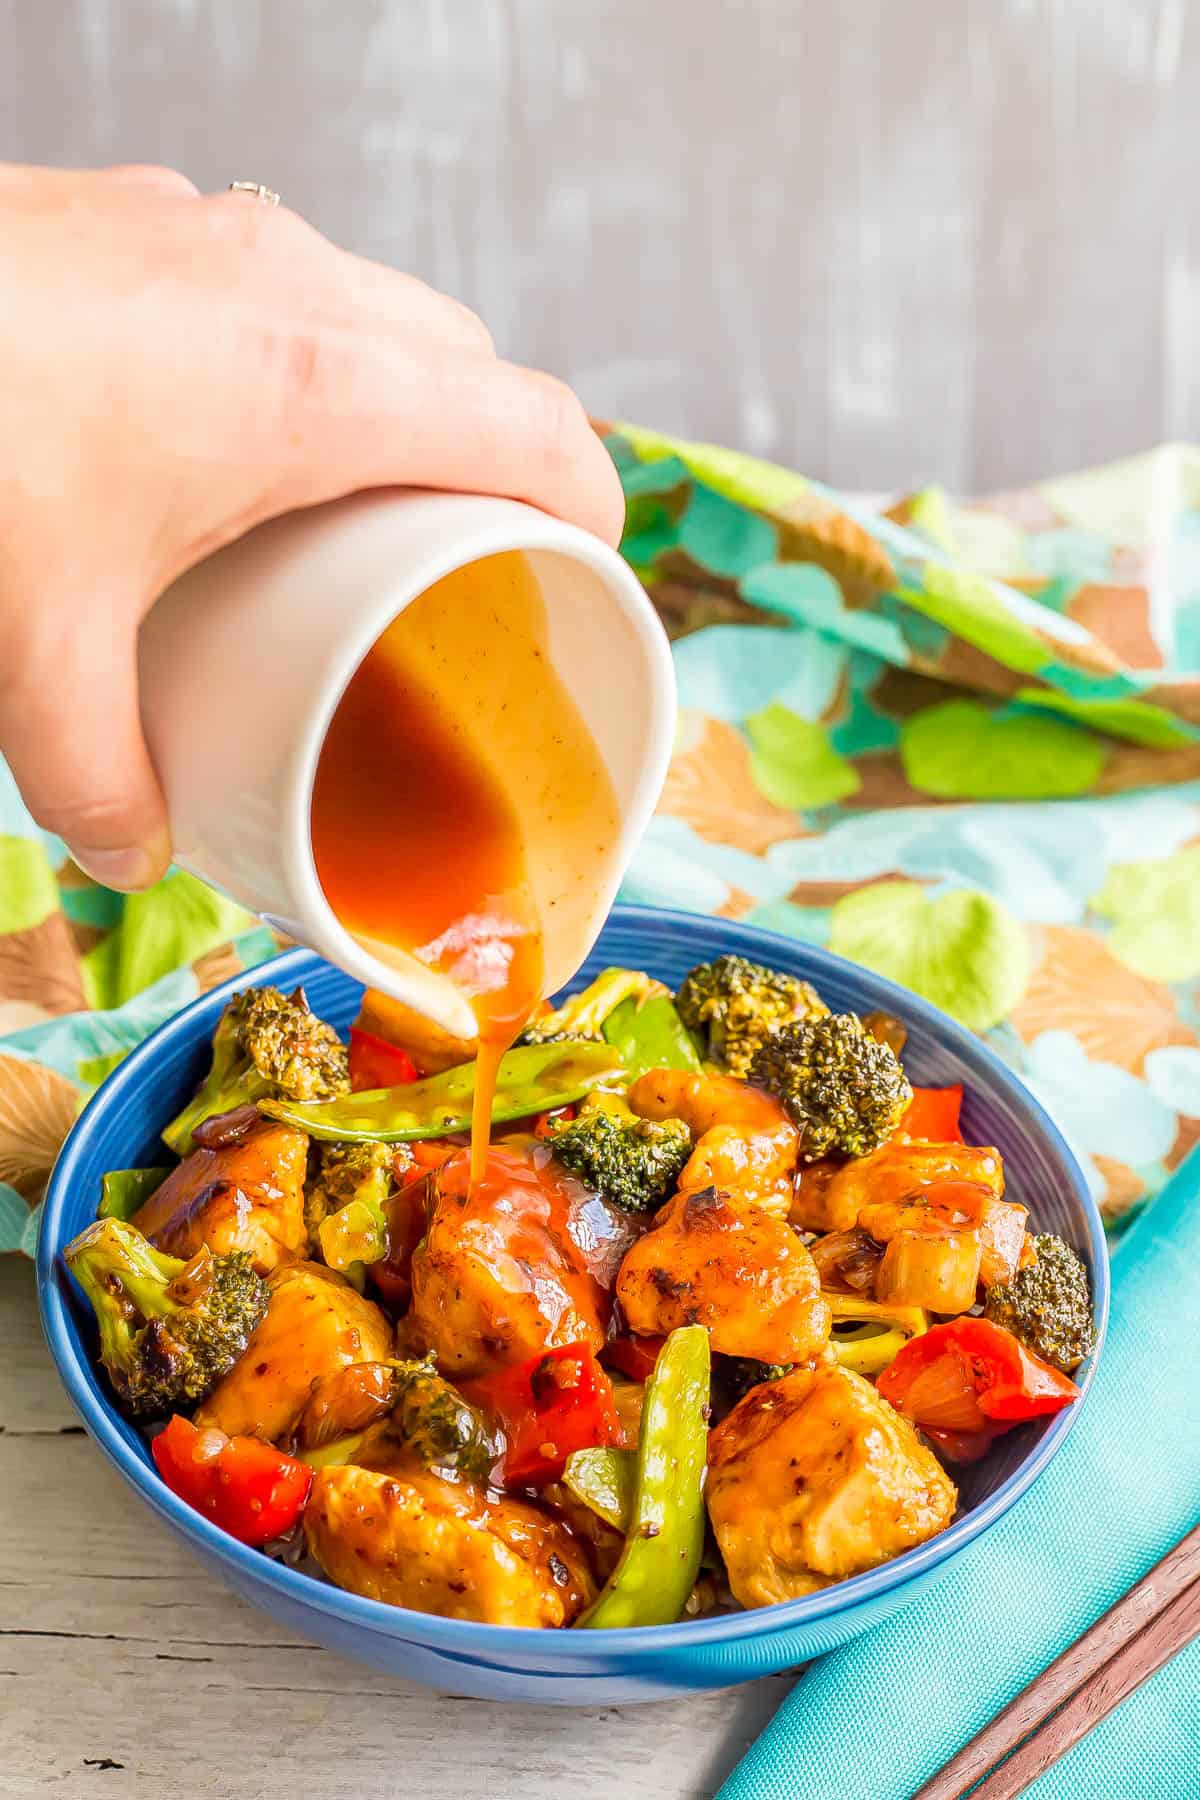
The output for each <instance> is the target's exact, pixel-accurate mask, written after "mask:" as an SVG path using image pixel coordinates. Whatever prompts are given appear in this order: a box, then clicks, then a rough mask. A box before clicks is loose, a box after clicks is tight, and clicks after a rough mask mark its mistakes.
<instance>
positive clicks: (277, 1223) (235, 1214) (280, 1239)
mask: <svg viewBox="0 0 1200 1800" xmlns="http://www.w3.org/2000/svg"><path fill="white" fill-rule="evenodd" d="M307 1167H308V1138H307V1137H306V1135H305V1134H304V1132H302V1131H297V1130H296V1129H295V1127H294V1126H291V1125H278V1124H276V1123H275V1122H274V1120H272V1119H257V1120H255V1121H254V1122H253V1123H252V1124H251V1125H250V1126H249V1128H248V1129H243V1130H241V1131H239V1132H237V1133H236V1134H234V1135H232V1136H231V1137H230V1139H229V1141H228V1142H225V1143H222V1144H220V1145H218V1146H216V1147H213V1148H211V1149H209V1148H201V1149H196V1150H193V1151H192V1153H191V1155H190V1156H187V1157H185V1158H184V1160H183V1161H182V1162H181V1163H180V1165H179V1167H178V1168H177V1169H172V1171H171V1173H170V1174H169V1175H168V1176H167V1179H166V1180H165V1181H164V1182H163V1183H162V1185H161V1187H157V1188H155V1190H154V1192H153V1193H152V1194H151V1196H150V1198H149V1199H148V1200H147V1201H146V1202H145V1203H144V1205H142V1206H141V1207H140V1208H139V1210H138V1211H137V1212H136V1213H135V1214H134V1216H133V1218H132V1219H131V1220H130V1223H131V1224H132V1225H134V1226H135V1227H136V1228H137V1230H138V1231H140V1232H141V1233H142V1235H143V1236H144V1237H148V1238H149V1239H150V1242H151V1243H152V1244H153V1245H154V1246H155V1248H156V1249H158V1250H165V1251H166V1252H167V1254H168V1255H169V1256H181V1257H183V1258H185V1259H187V1258H189V1257H192V1256H194V1255H195V1254H196V1252H197V1250H199V1249H201V1248H203V1246H204V1245H205V1244H207V1245H208V1247H209V1249H210V1250H213V1251H216V1252H217V1253H218V1254H224V1253H225V1252H226V1251H229V1250H244V1251H246V1253H247V1254H248V1255H249V1257H250V1258H251V1261H252V1262H253V1264H254V1267H255V1269H256V1270H257V1271H258V1273H259V1274H260V1275H269V1274H270V1272H271V1270H272V1269H275V1268H278V1267H280V1266H281V1265H282V1264H284V1263H289V1262H295V1261H296V1260H297V1258H299V1257H301V1256H303V1255H304V1253H305V1250H306V1248H307V1246H308V1233H307V1231H306V1229H305V1225H304V1177H305V1173H306V1171H307Z"/></svg>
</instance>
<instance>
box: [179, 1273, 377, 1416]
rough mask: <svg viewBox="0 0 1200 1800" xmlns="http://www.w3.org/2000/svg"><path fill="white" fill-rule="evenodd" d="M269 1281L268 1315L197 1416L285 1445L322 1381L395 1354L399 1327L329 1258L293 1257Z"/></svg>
mask: <svg viewBox="0 0 1200 1800" xmlns="http://www.w3.org/2000/svg"><path fill="white" fill-rule="evenodd" d="M267 1286H268V1287H269V1289H270V1290H271V1297H270V1299H269V1301H268V1302H267V1311H266V1316H265V1317H264V1319H263V1321H262V1323H261V1325H259V1326H258V1328H257V1330H256V1331H255V1332H254V1334H253V1336H252V1337H251V1339H250V1342H249V1343H248V1344H247V1345H246V1348H245V1350H244V1352H243V1353H242V1355H241V1356H240V1357H239V1359H238V1361H237V1362H236V1363H235V1364H234V1365H233V1367H232V1369H230V1371H229V1373H228V1375H226V1376H225V1377H224V1379H223V1380H221V1381H219V1382H218V1383H217V1385H216V1387H215V1388H214V1389H213V1391H212V1393H211V1394H210V1395H209V1396H208V1399H207V1400H206V1401H205V1402H204V1404H203V1405H202V1406H201V1407H199V1409H198V1410H197V1412H196V1415H195V1419H196V1424H197V1425H200V1426H205V1425H215V1426H217V1428H218V1429H219V1430H221V1431H224V1432H225V1433H226V1434H227V1435H228V1436H229V1437H239V1436H253V1437H260V1438H265V1439H266V1440H267V1441H268V1442H269V1443H273V1444H277V1443H279V1442H280V1441H281V1440H283V1439H284V1438H288V1437H290V1435H291V1433H292V1431H293V1429H294V1427H295V1425H296V1422H297V1420H298V1419H299V1417H300V1414H301V1413H302V1411H303V1410H304V1408H305V1405H306V1404H307V1402H308V1398H309V1394H310V1391H311V1389H312V1386H313V1383H314V1382H315V1381H318V1380H320V1379H321V1378H322V1377H324V1376H328V1375H332V1374H334V1373H336V1371H337V1370H339V1369H344V1368H346V1367H348V1366H349V1365H350V1364H351V1363H377V1362H383V1361H384V1360H385V1359H386V1358H387V1357H389V1356H390V1355H391V1354H392V1328H391V1326H390V1325H389V1323H388V1321H387V1318H386V1317H385V1315H384V1314H383V1313H382V1312H381V1311H380V1309H379V1307H378V1306H376V1305H375V1302H374V1301H373V1300H366V1299H364V1298H363V1296H362V1295H361V1294H360V1293H359V1292H358V1291H357V1289H355V1288H352V1287H351V1286H350V1283H349V1282H348V1281H346V1280H345V1279H344V1278H343V1277H342V1276H341V1275H337V1274H335V1273H334V1271H333V1270H332V1269H327V1268H325V1267H324V1265H323V1264H321V1263H310V1262H304V1263H289V1264H288V1265H287V1267H286V1268H282V1269H276V1271H275V1273H274V1274H273V1275H270V1276H268V1278H267Z"/></svg>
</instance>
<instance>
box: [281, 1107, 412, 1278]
mask: <svg viewBox="0 0 1200 1800" xmlns="http://www.w3.org/2000/svg"><path fill="white" fill-rule="evenodd" d="M318 1151H319V1154H318V1161H317V1168H316V1174H315V1175H313V1176H310V1178H309V1181H308V1185H307V1186H306V1188H305V1190H304V1223H305V1224H306V1225H307V1227H308V1235H309V1239H310V1242H311V1243H312V1245H313V1247H314V1249H316V1250H317V1251H319V1253H320V1255H321V1257H322V1258H323V1260H324V1261H325V1262H326V1263H327V1264H328V1266H329V1267H330V1268H331V1269H337V1270H339V1271H340V1273H341V1274H343V1275H348V1276H349V1277H350V1278H351V1280H354V1281H356V1282H357V1281H358V1278H359V1276H361V1274H362V1272H363V1269H364V1267H365V1265H366V1264H367V1263H373V1262H380V1261H382V1260H383V1258H384V1257H385V1256H386V1255H387V1253H388V1217H387V1203H388V1201H389V1200H390V1199H391V1196H392V1192H393V1189H394V1187H395V1183H396V1178H397V1176H398V1175H399V1174H401V1173H402V1172H403V1170H404V1169H405V1168H408V1167H410V1166H411V1164H412V1161H413V1155H412V1151H411V1150H410V1149H409V1148H408V1145H407V1144H381V1143H379V1142H378V1140H376V1139H374V1138H364V1139H362V1140H361V1141H359V1142H356V1143H329V1144H321V1145H320V1146H319V1147H318Z"/></svg>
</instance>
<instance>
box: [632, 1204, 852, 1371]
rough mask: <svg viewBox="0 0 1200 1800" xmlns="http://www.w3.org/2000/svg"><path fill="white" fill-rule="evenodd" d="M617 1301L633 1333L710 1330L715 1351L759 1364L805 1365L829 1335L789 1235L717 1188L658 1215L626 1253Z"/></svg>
mask: <svg viewBox="0 0 1200 1800" xmlns="http://www.w3.org/2000/svg"><path fill="white" fill-rule="evenodd" d="M617 1298H618V1299H619V1300H620V1302H621V1307H622V1310H623V1311H624V1314H625V1317H626V1319H627V1321H628V1323H629V1326H630V1329H631V1330H632V1331H635V1332H639V1333H643V1334H645V1335H646V1336H650V1337H654V1336H660V1335H663V1334H665V1333H666V1332H668V1331H674V1329H675V1328H676V1326H678V1325H707V1326H708V1329H709V1332H710V1335H711V1338H712V1347H713V1349H714V1350H718V1351H720V1352H721V1353H722V1354H723V1355H725V1356H751V1357H756V1358H757V1359H758V1360H759V1361H760V1362H776V1363H778V1362H783V1363H796V1362H805V1361H807V1360H808V1359H809V1358H810V1357H813V1356H816V1355H818V1354H819V1353H820V1352H821V1351H822V1350H823V1349H824V1347H825V1345H826V1343H827V1342H828V1340H829V1333H830V1329H831V1325H832V1315H831V1313H830V1310H829V1303H828V1302H827V1301H826V1300H825V1298H824V1297H823V1295H822V1293H821V1284H820V1278H819V1277H818V1275H817V1269H816V1264H815V1263H814V1262H813V1259H812V1257H811V1256H810V1255H809V1253H808V1251H807V1250H806V1249H805V1247H804V1245H803V1244H802V1243H801V1242H800V1239H799V1238H798V1237H797V1235H796V1233H795V1232H794V1231H793V1230H792V1228H791V1226H790V1225H788V1224H786V1223H785V1222H784V1220H782V1219H780V1218H777V1217H776V1216H775V1215H774V1214H773V1213H769V1212H766V1211H764V1210H763V1209H762V1208H761V1207H756V1206H741V1205H738V1204H735V1203H732V1202H731V1201H730V1199H729V1197H728V1196H727V1195H726V1194H723V1193H721V1192H719V1191H718V1190H717V1189H715V1188H706V1189H704V1190H703V1191H701V1192H700V1193H683V1194H678V1195H676V1197H675V1199H674V1200H671V1201H669V1202H668V1203H667V1205H666V1206H665V1207H663V1209H662V1211H661V1212H660V1213H659V1214H658V1216H657V1218H656V1220H655V1224H654V1228H653V1230H651V1231H648V1232H647V1233H646V1235H645V1236H644V1237H642V1238H639V1239H638V1241H637V1243H636V1244H634V1245H633V1247H632V1249H630V1250H629V1251H628V1252H627V1253H626V1256H625V1260H624V1262H623V1263H622V1264H621V1273H620V1275H619V1276H618V1278H617Z"/></svg>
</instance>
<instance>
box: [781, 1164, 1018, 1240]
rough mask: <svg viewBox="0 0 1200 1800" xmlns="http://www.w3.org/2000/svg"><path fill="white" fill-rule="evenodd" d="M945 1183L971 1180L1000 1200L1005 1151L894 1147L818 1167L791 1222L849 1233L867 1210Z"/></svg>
mask: <svg viewBox="0 0 1200 1800" xmlns="http://www.w3.org/2000/svg"><path fill="white" fill-rule="evenodd" d="M942 1181H954V1182H959V1181H962V1182H971V1183H974V1184H976V1185H978V1186H980V1187H985V1188H987V1189H989V1191H990V1192H991V1193H992V1194H993V1195H994V1197H995V1198H996V1199H997V1200H999V1198H1000V1196H1001V1195H1002V1194H1003V1192H1004V1166H1003V1164H1002V1162H1001V1160H1000V1152H999V1151H998V1150H993V1149H990V1148H987V1147H977V1146H976V1145H973V1144H923V1143H890V1144H881V1145H880V1147H879V1149H878V1150H873V1151H872V1152H871V1154H870V1156H855V1157H852V1158H851V1159H850V1161H849V1162H844V1163H835V1162H817V1163H812V1164H810V1166H809V1167H808V1168H806V1169H804V1170H802V1172H801V1175H800V1179H799V1180H798V1181H797V1183H796V1192H795V1197H794V1198H793V1200H792V1206H791V1211H790V1212H789V1213H788V1218H789V1219H790V1220H791V1223H792V1224H793V1225H794V1226H795V1227H796V1229H797V1230H798V1231H849V1230H851V1229H852V1227H853V1226H855V1225H857V1224H859V1223H860V1218H859V1215H860V1213H861V1212H862V1210H863V1208H864V1207H865V1206H868V1205H879V1204H881V1203H882V1204H892V1203H895V1202H897V1201H903V1200H907V1199H908V1197H909V1196H910V1195H912V1194H915V1193H918V1192H919V1191H920V1190H921V1189H923V1188H929V1187H933V1186H935V1185H936V1184H937V1183H938V1182H942ZM861 1223H862V1224H863V1225H864V1226H866V1229H867V1230H870V1229H871V1228H870V1226H867V1225H866V1221H865V1220H862V1221H861ZM871 1235H872V1236H873V1237H875V1236H878V1233H876V1232H872V1233H871ZM881 1241H883V1240H881Z"/></svg>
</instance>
